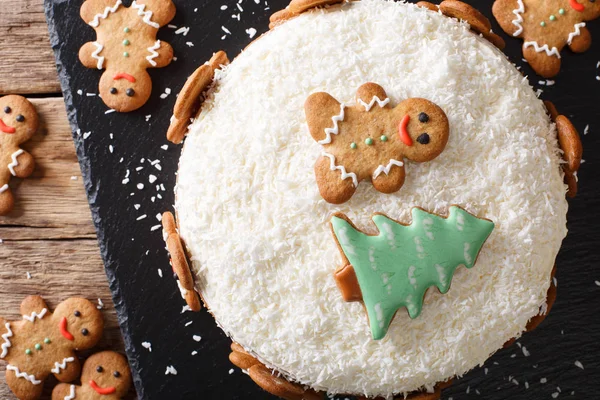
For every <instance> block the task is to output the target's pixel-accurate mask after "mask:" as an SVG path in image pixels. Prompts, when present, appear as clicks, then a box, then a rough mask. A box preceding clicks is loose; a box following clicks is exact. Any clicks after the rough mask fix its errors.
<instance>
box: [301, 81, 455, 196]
mask: <svg viewBox="0 0 600 400" xmlns="http://www.w3.org/2000/svg"><path fill="white" fill-rule="evenodd" d="M356 103H357V104H356V105H354V106H346V105H345V104H343V103H340V102H339V101H337V100H336V99H334V98H333V97H332V96H331V95H330V94H328V93H324V92H319V93H314V94H312V95H310V96H309V97H308V99H307V100H306V103H305V105H304V109H305V112H306V120H307V122H308V128H309V130H310V134H311V136H312V137H313V139H314V140H316V141H317V143H319V144H321V145H322V146H323V154H322V155H321V157H319V159H318V160H317V163H316V164H315V175H316V177H317V184H318V186H319V192H320V193H321V196H323V198H324V199H325V200H326V201H327V202H329V203H332V204H341V203H344V202H346V201H348V200H349V199H350V198H351V197H352V195H353V194H354V192H355V191H356V188H357V187H358V184H359V182H360V181H363V180H370V181H371V182H372V183H373V187H375V189H377V190H378V191H379V192H381V193H394V192H396V191H398V190H400V188H401V187H402V185H403V184H404V178H405V172H404V161H403V160H404V159H405V158H406V159H409V160H412V161H416V162H424V161H431V160H433V159H434V158H436V157H437V156H439V155H440V153H441V152H442V151H443V150H444V148H445V147H446V143H447V142H448V135H449V132H450V128H449V124H448V118H447V117H446V114H445V113H444V111H443V110H442V109H441V108H440V107H438V106H437V105H435V104H434V103H432V102H430V101H429V100H425V99H418V98H413V99H408V100H405V101H403V102H401V103H400V104H398V105H397V106H396V107H394V108H392V107H390V99H389V98H388V97H387V94H386V93H385V90H384V89H383V88H382V87H381V86H379V85H377V84H375V83H365V84H364V85H362V86H361V87H360V88H358V91H357V92H356Z"/></svg>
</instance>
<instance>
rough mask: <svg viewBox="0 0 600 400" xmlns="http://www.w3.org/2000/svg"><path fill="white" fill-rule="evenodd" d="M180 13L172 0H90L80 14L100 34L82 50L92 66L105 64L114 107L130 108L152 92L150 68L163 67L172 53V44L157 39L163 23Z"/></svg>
mask: <svg viewBox="0 0 600 400" xmlns="http://www.w3.org/2000/svg"><path fill="white" fill-rule="evenodd" d="M174 16H175V5H174V4H173V2H172V1H171V0H139V1H138V0H134V1H133V3H131V6H130V7H125V6H123V4H122V3H121V0H116V2H115V0H87V1H86V2H85V3H83V5H82V6H81V18H82V19H83V20H84V21H85V22H86V23H87V24H88V25H89V26H91V27H93V28H94V29H95V30H96V35H97V39H96V41H94V42H88V43H86V44H84V45H83V47H81V49H80V50H79V60H80V61H81V63H82V64H83V65H85V66H86V67H88V68H97V69H105V70H106V71H104V73H103V74H102V77H101V78H100V84H99V90H100V96H101V97H102V101H104V103H105V104H106V105H107V106H109V107H110V108H112V109H114V110H116V111H120V112H129V111H133V110H136V109H138V108H140V107H141V106H143V105H144V104H145V103H146V101H148V98H149V97H150V93H151V92H152V80H151V79H150V75H149V74H148V72H147V71H146V69H148V68H161V67H165V66H167V65H169V63H170V62H171V60H172V59H173V48H172V47H171V45H170V44H169V43H167V42H164V41H162V40H157V39H156V34H157V33H158V29H159V28H160V27H161V26H164V25H166V24H167V23H169V21H171V20H172V19H173V17H174Z"/></svg>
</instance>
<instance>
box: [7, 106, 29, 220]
mask: <svg viewBox="0 0 600 400" xmlns="http://www.w3.org/2000/svg"><path fill="white" fill-rule="evenodd" d="M38 125H39V122H38V114H37V112H36V110H35V107H34V106H33V104H31V103H30V102H29V100H27V99H26V98H25V97H22V96H16V95H10V96H4V97H0V215H6V214H8V213H9V212H10V211H11V210H12V209H13V207H14V204H15V200H14V196H13V194H12V192H11V190H10V187H8V182H9V181H10V178H11V176H16V177H17V178H27V177H28V176H29V175H31V174H32V173H33V169H34V168H35V162H34V160H33V157H32V156H31V154H29V153H28V152H26V151H25V150H23V149H21V148H20V147H19V145H21V144H22V143H25V142H26V141H28V140H29V139H31V137H32V136H33V134H34V133H35V131H36V130H37V129H38Z"/></svg>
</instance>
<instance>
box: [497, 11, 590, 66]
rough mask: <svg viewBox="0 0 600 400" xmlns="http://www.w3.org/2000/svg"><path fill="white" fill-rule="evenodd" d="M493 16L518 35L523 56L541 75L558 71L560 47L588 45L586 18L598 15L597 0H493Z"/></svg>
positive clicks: (575, 48)
mask: <svg viewBox="0 0 600 400" xmlns="http://www.w3.org/2000/svg"><path fill="white" fill-rule="evenodd" d="M492 10H493V13H494V16H495V17H496V19H497V20H498V23H499V24H500V26H501V27H502V29H504V31H505V32H506V33H508V34H509V35H512V36H514V37H518V38H522V39H523V40H524V43H523V56H524V57H525V59H526V60H527V62H528V63H529V65H531V68H533V69H534V70H535V72H537V73H538V74H540V75H541V76H543V77H545V78H551V77H553V76H556V75H557V74H558V72H559V71H560V64H561V55H560V53H561V50H562V49H563V48H564V47H565V46H569V48H570V49H571V50H572V51H574V52H575V53H581V52H584V51H586V50H587V49H589V48H590V45H591V44H592V36H591V35H590V32H589V31H588V29H587V28H586V27H585V26H586V22H587V21H591V20H593V19H596V18H598V17H600V0H581V1H579V0H544V1H540V0H496V1H495V2H494V6H493V8H492Z"/></svg>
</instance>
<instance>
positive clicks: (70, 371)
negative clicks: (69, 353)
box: [54, 356, 81, 382]
mask: <svg viewBox="0 0 600 400" xmlns="http://www.w3.org/2000/svg"><path fill="white" fill-rule="evenodd" d="M73 358H74V361H71V362H68V363H65V368H64V369H61V370H60V372H59V373H58V374H54V376H55V377H56V379H57V380H58V381H59V382H71V381H74V380H75V379H76V378H77V377H78V376H79V373H80V372H81V365H80V363H79V359H78V358H77V356H73ZM59 362H60V361H59Z"/></svg>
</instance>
